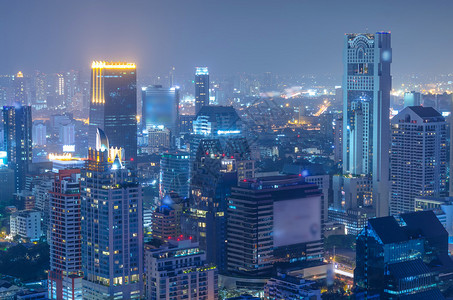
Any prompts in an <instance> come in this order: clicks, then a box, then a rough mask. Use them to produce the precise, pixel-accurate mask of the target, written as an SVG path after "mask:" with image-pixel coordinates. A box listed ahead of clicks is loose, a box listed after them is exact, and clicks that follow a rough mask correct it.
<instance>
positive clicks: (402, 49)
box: [0, 0, 453, 76]
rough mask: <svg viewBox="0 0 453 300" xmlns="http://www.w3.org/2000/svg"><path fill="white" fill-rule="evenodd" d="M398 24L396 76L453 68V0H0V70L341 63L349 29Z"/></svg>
mask: <svg viewBox="0 0 453 300" xmlns="http://www.w3.org/2000/svg"><path fill="white" fill-rule="evenodd" d="M367 29H368V32H375V31H380V30H390V31H391V32H392V46H393V66H392V68H393V70H392V73H393V75H394V76H400V75H402V74H406V73H431V74H435V73H450V72H452V71H453V32H452V31H453V1H452V0H443V1H440V0H430V1H427V0H420V1H418V0H404V1H403V0H392V1H387V0H379V1H372V0H360V1H358V0H357V1H356V0H354V1H349V0H332V1H323V0H272V1H271V0H269V1H268V0H223V1H218V0H203V1H201V0H146V1H136V0H129V1H127V0H122V1H116V0H108V1H107V0H105V1H104V0H103V1H97V0H91V1H84V0H83V1H80V0H77V1H76V0H73V1H58V0H53V1H48V0H29V1H22V0H0V74H5V73H12V72H16V71H17V70H24V71H28V72H29V71H32V70H35V69H39V70H42V71H44V72H57V71H64V70H67V69H71V68H72V69H82V68H84V67H89V66H90V62H91V60H93V59H98V60H131V61H135V62H137V64H138V66H139V70H140V72H144V73H164V72H165V73H166V72H168V70H169V68H170V66H172V65H174V66H175V67H176V69H177V71H178V72H182V73H189V72H192V69H193V67H195V66H197V65H206V66H209V67H210V71H211V73H213V72H215V73H219V74H220V73H223V74H226V73H236V72H250V73H260V72H265V71H271V72H275V73H294V74H301V73H315V74H317V73H322V74H325V73H332V74H337V73H339V74H341V72H342V61H341V58H342V47H343V35H344V33H346V32H364V31H366V30H367Z"/></svg>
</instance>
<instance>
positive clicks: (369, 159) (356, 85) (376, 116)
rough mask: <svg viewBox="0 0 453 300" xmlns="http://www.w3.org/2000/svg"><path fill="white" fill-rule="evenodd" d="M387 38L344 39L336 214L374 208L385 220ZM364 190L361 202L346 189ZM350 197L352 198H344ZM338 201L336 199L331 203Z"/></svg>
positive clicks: (385, 35) (353, 36) (384, 35)
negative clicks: (340, 168)
mask: <svg viewBox="0 0 453 300" xmlns="http://www.w3.org/2000/svg"><path fill="white" fill-rule="evenodd" d="M390 37H391V36H390V33H389V32H377V33H376V34H368V33H366V34H346V35H345V46H344V76H343V88H344V95H343V97H344V98H343V176H336V177H335V178H334V181H340V182H339V184H338V186H341V187H342V188H343V190H337V191H335V195H334V202H335V203H343V207H336V209H346V210H347V209H356V208H357V207H354V206H355V204H356V203H359V205H364V206H366V205H371V204H372V205H373V207H374V210H375V213H376V215H377V216H386V215H388V210H389V209H388V206H389V189H388V179H389V174H388V172H389V155H388V154H389V133H390V128H389V123H390V122H389V109H390V90H391V81H392V77H391V75H390V64H391V62H392V49H391V45H390ZM363 185H366V190H365V191H364V193H362V195H363V197H361V198H360V199H352V198H353V196H352V195H355V194H357V193H356V192H355V191H354V190H353V189H350V188H349V186H360V188H361V189H362V186H363ZM348 191H351V192H352V194H348V193H347V192H348ZM335 197H336V198H340V199H335Z"/></svg>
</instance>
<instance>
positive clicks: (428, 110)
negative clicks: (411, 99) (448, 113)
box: [409, 106, 443, 118]
mask: <svg viewBox="0 0 453 300" xmlns="http://www.w3.org/2000/svg"><path fill="white" fill-rule="evenodd" d="M409 108H410V109H411V110H412V111H413V112H414V113H416V114H417V115H418V116H419V117H420V118H437V117H441V118H443V117H442V115H441V114H440V113H439V112H438V111H437V110H435V109H434V108H432V107H429V106H427V107H425V106H409Z"/></svg>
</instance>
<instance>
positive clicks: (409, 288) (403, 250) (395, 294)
mask: <svg viewBox="0 0 453 300" xmlns="http://www.w3.org/2000/svg"><path fill="white" fill-rule="evenodd" d="M452 270H453V263H452V260H451V258H450V257H449V255H448V233H447V231H446V230H445V228H444V227H443V226H442V224H441V223H440V222H439V219H438V218H437V217H436V215H435V214H434V212H432V211H420V212H415V213H408V214H402V215H400V216H398V217H397V218H395V217H393V216H387V217H381V218H374V219H370V220H368V224H367V226H366V227H365V228H364V229H363V230H362V232H361V233H360V234H359V236H358V237H357V246H356V268H355V270H354V283H355V285H356V291H357V292H359V291H361V290H362V291H364V292H365V293H366V294H367V296H369V298H367V297H365V299H371V298H373V299H375V298H376V295H380V299H444V298H443V296H442V294H441V293H440V291H445V290H448V289H449V288H450V287H451V284H452V283H451V277H452V276H451V274H452V273H451V272H452ZM439 290H440V291H439ZM376 299H377V298H376Z"/></svg>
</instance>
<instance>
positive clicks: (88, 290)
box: [81, 129, 143, 300]
mask: <svg viewBox="0 0 453 300" xmlns="http://www.w3.org/2000/svg"><path fill="white" fill-rule="evenodd" d="M96 136H97V139H96V145H97V146H96V149H89V150H88V160H87V161H86V166H85V169H83V170H82V176H81V212H82V270H83V275H84V280H83V289H84V296H83V297H84V299H90V300H91V299H94V300H101V299H102V300H103V299H141V297H142V288H143V283H142V280H143V278H142V276H143V211H142V189H141V186H140V184H138V181H137V178H136V177H135V175H134V174H133V173H132V171H131V170H130V169H127V168H126V167H125V165H124V164H123V163H124V161H123V160H122V151H121V149H120V150H118V149H116V148H113V147H110V146H109V140H108V139H107V137H106V135H105V134H104V132H102V130H99V129H98V131H97V134H96Z"/></svg>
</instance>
